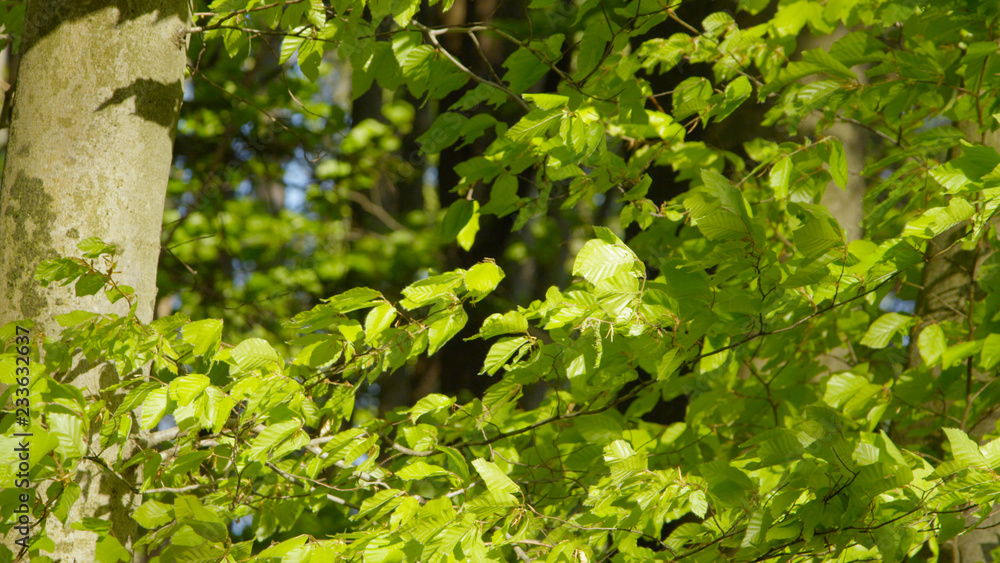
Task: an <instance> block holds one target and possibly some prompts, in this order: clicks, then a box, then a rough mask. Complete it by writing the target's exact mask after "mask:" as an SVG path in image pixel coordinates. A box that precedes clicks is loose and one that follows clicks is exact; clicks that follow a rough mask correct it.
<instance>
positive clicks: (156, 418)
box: [142, 387, 169, 430]
mask: <svg viewBox="0 0 1000 563" xmlns="http://www.w3.org/2000/svg"><path fill="white" fill-rule="evenodd" d="M168 402H169V398H168V397H167V389H166V388H165V387H160V388H159V389H153V390H152V391H150V392H149V394H148V395H146V400H144V401H143V402H142V429H143V430H152V429H154V428H156V425H157V424H159V422H160V420H161V419H162V418H163V416H164V415H166V414H167V404H168Z"/></svg>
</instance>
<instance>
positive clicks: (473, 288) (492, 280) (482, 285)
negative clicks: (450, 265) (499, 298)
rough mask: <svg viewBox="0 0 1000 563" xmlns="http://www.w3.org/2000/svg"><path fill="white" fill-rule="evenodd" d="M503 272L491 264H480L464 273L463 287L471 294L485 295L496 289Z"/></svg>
mask: <svg viewBox="0 0 1000 563" xmlns="http://www.w3.org/2000/svg"><path fill="white" fill-rule="evenodd" d="M503 277H504V273H503V270H501V269H500V267H499V266H497V265H496V264H495V263H493V262H480V263H479V264H476V265H475V266H473V267H471V268H469V270H468V271H467V272H465V287H466V289H468V290H469V291H470V292H471V293H474V294H477V295H485V294H487V293H490V292H491V291H493V290H494V289H496V288H497V285H499V284H500V280H502V279H503Z"/></svg>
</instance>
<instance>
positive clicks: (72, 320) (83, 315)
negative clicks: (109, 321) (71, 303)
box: [56, 311, 98, 327]
mask: <svg viewBox="0 0 1000 563" xmlns="http://www.w3.org/2000/svg"><path fill="white" fill-rule="evenodd" d="M96 316H98V314H97V313H91V312H90V311H73V312H72V313H66V314H65V315H56V322H57V323H59V326H61V327H71V326H76V325H79V324H83V323H85V322H87V321H89V320H90V319H93V318H94V317H96Z"/></svg>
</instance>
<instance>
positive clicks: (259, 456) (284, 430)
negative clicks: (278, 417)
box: [249, 420, 302, 461]
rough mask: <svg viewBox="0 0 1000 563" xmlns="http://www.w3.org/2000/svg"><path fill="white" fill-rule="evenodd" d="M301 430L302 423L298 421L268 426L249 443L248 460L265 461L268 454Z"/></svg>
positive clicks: (287, 421)
mask: <svg viewBox="0 0 1000 563" xmlns="http://www.w3.org/2000/svg"><path fill="white" fill-rule="evenodd" d="M301 429H302V423H301V422H300V421H298V420H286V421H284V422H278V423H275V424H271V425H269V426H268V427H267V428H265V429H264V431H263V432H261V433H260V434H258V435H257V437H256V438H254V440H253V442H252V443H251V445H250V453H249V459H251V460H252V461H267V460H268V454H269V453H270V452H271V451H273V450H274V449H275V448H277V447H278V446H279V445H280V444H281V443H282V442H283V441H285V440H286V439H287V438H288V437H289V436H291V435H292V434H294V433H296V432H298V431H299V430H301Z"/></svg>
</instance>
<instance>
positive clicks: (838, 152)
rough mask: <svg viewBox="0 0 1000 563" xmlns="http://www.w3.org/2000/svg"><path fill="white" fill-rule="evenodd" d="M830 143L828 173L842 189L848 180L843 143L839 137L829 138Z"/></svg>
mask: <svg viewBox="0 0 1000 563" xmlns="http://www.w3.org/2000/svg"><path fill="white" fill-rule="evenodd" d="M828 142H829V143H830V175H831V176H833V181H834V182H835V183H836V184H837V187H839V188H840V189H844V188H846V187H847V182H848V177H847V176H848V173H849V171H848V169H847V157H846V156H845V155H844V144H843V143H841V142H840V139H834V138H831V139H830V140H829V141H828Z"/></svg>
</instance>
